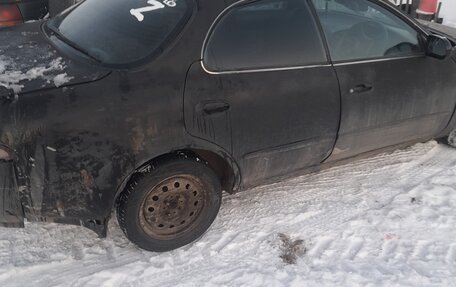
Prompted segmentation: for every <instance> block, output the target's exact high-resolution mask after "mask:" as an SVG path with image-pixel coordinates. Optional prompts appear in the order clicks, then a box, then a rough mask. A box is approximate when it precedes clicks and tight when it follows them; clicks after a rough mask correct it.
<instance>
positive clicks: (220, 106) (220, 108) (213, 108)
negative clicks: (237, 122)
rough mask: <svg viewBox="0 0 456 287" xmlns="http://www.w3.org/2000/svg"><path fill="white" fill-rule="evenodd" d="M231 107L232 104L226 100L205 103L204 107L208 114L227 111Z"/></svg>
mask: <svg viewBox="0 0 456 287" xmlns="http://www.w3.org/2000/svg"><path fill="white" fill-rule="evenodd" d="M229 109H230V105H229V104H228V103H224V102H215V103H208V104H205V105H204V107H203V112H204V113H205V114H207V115H213V114H219V113H223V112H226V111H227V110H229Z"/></svg>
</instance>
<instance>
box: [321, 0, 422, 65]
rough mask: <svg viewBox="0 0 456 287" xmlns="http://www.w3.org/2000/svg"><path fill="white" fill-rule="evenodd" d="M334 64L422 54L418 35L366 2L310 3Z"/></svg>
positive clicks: (337, 0) (389, 14)
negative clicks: (313, 7)
mask: <svg viewBox="0 0 456 287" xmlns="http://www.w3.org/2000/svg"><path fill="white" fill-rule="evenodd" d="M313 2H314V4H315V8H316V9H317V13H318V16H319V18H320V21H321V23H322V26H323V30H324V31H325V34H326V38H327V40H328V45H329V49H330V53H331V57H332V59H333V61H336V62H337V61H347V60H360V59H372V58H388V57H401V56H409V55H416V54H419V53H422V49H421V46H420V41H419V33H418V32H417V31H415V30H414V29H413V28H412V27H410V26H409V25H408V24H407V23H405V22H404V21H402V20H401V19H400V18H399V17H397V16H396V15H394V14H393V13H391V12H389V11H388V10H386V9H384V8H382V7H380V6H379V5H377V4H374V3H373V2H371V1H368V0H313Z"/></svg>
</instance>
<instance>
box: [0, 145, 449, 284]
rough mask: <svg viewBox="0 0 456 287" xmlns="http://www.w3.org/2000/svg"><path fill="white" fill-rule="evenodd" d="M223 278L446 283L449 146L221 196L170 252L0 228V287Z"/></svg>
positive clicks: (86, 234) (71, 230)
mask: <svg viewBox="0 0 456 287" xmlns="http://www.w3.org/2000/svg"><path fill="white" fill-rule="evenodd" d="M279 234H281V235H279ZM301 240H302V241H301ZM284 242H285V243H286V244H285V245H288V246H284ZM287 247H288V248H287ZM293 257H295V258H293ZM284 258H285V260H284ZM294 259H296V260H295V263H294V264H293V263H286V262H285V261H288V262H293V261H294ZM225 285H230V286H414V287H416V286H456V150H454V149H451V148H449V147H447V146H444V145H438V144H437V143H436V142H434V141H431V142H428V143H424V144H418V145H415V146H413V147H411V148H408V149H404V150H399V151H396V152H393V153H388V154H382V155H379V156H376V157H373V158H370V159H365V160H360V161H356V162H353V163H351V164H348V165H344V166H339V167H335V168H331V169H329V170H326V171H323V172H320V173H316V174H311V175H305V176H301V177H299V178H295V179H291V180H288V181H285V182H280V183H276V184H273V185H268V186H263V187H260V188H255V189H251V190H248V191H246V192H243V193H239V194H236V195H225V196H224V200H223V205H222V209H221V212H220V216H219V217H218V219H217V220H216V221H215V223H214V225H213V227H212V228H211V229H210V230H209V231H208V232H207V233H206V234H205V235H204V236H203V237H202V238H201V240H199V241H198V242H197V243H194V244H192V245H190V246H188V247H185V248H182V249H179V250H176V251H173V252H169V253H163V254H158V253H150V252H146V251H142V250H139V249H138V248H136V247H135V246H133V245H132V244H130V243H128V242H127V240H126V239H125V238H124V237H123V235H122V233H121V231H120V230H119V228H118V226H117V223H115V221H112V223H111V225H110V232H109V236H108V238H107V239H97V238H96V236H95V235H94V234H93V233H92V232H90V231H88V230H86V229H84V228H80V227H73V226H63V225H55V224H37V223H29V224H26V228H25V229H22V230H21V229H19V230H14V229H1V228H0V286H4V287H7V286H19V287H23V286H94V287H100V286H225Z"/></svg>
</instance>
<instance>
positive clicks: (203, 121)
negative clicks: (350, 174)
mask: <svg viewBox="0 0 456 287" xmlns="http://www.w3.org/2000/svg"><path fill="white" fill-rule="evenodd" d="M309 7H310V6H309V3H308V1H306V0H263V1H245V2H244V3H240V4H237V5H235V6H232V7H231V8H229V9H227V10H226V11H225V12H223V13H222V15H221V16H220V17H219V18H218V20H217V21H216V23H215V24H214V26H213V28H212V29H211V31H210V32H209V35H208V39H207V41H206V43H205V45H204V52H203V61H202V62H198V63H195V64H193V65H192V67H191V68H190V70H189V73H188V77H187V85H186V90H185V109H184V110H185V124H186V128H187V130H188V132H189V133H190V134H192V135H193V136H195V137H199V138H203V139H205V140H208V141H211V142H214V143H216V144H218V145H219V146H220V147H221V148H223V149H224V150H226V151H228V152H229V153H231V154H233V156H234V158H235V159H236V161H237V162H238V164H239V165H240V168H241V171H242V181H243V185H244V186H251V185H255V184H258V183H261V182H262V181H264V180H265V179H268V178H271V177H276V176H281V175H284V174H286V173H289V172H292V171H295V170H297V169H302V168H304V167H308V166H312V165H318V164H319V163H320V162H322V161H323V160H324V159H325V158H326V157H327V156H328V155H329V154H330V152H331V151H332V148H333V146H334V143H335V139H336V135H337V129H338V125H339V118H340V94H339V85H338V81H337V77H336V74H335V71H334V69H333V67H331V65H330V64H329V61H328V59H327V53H326V51H325V49H324V44H323V41H322V39H321V36H320V33H319V32H318V28H317V25H316V23H315V19H314V18H313V15H312V13H311V12H310V11H311V10H310V8H309Z"/></svg>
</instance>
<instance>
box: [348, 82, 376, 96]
mask: <svg viewBox="0 0 456 287" xmlns="http://www.w3.org/2000/svg"><path fill="white" fill-rule="evenodd" d="M373 88H374V87H373V86H372V85H371V84H367V83H365V84H361V85H357V86H356V87H354V88H351V89H350V94H359V93H364V92H369V91H372V89H373Z"/></svg>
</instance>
